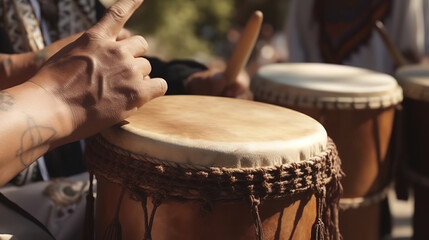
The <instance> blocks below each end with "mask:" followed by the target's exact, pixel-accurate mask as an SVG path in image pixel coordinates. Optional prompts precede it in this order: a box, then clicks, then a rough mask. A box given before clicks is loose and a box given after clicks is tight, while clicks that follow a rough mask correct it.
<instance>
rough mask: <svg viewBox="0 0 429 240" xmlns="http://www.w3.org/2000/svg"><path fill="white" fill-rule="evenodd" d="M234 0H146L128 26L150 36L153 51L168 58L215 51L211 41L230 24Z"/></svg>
mask: <svg viewBox="0 0 429 240" xmlns="http://www.w3.org/2000/svg"><path fill="white" fill-rule="evenodd" d="M233 7H234V1H231V0H146V1H145V2H144V4H143V5H142V6H141V7H140V9H139V10H138V11H137V13H136V14H134V17H133V18H132V19H131V20H130V22H129V24H128V27H129V28H131V29H132V30H134V31H135V32H137V33H139V34H142V35H144V36H145V37H147V39H148V41H149V44H150V45H151V50H152V51H151V53H152V54H155V55H158V56H163V57H166V58H177V57H179V58H187V57H195V55H196V54H197V53H198V54H201V53H204V54H206V55H211V54H212V53H213V45H212V44H211V43H213V42H215V41H218V40H220V39H222V38H224V36H225V34H226V32H227V31H228V29H229V27H230V18H231V13H232V10H233Z"/></svg>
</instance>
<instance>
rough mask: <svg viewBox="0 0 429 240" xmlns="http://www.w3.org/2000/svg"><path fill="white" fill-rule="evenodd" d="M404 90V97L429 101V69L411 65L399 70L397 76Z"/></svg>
mask: <svg viewBox="0 0 429 240" xmlns="http://www.w3.org/2000/svg"><path fill="white" fill-rule="evenodd" d="M395 76H396V78H397V80H398V82H399V84H400V85H401V86H402V88H403V89H404V95H405V96H406V97H409V98H412V99H414V100H421V101H429V67H428V66H424V65H409V66H404V67H401V68H399V69H398V71H397V72H396V74H395Z"/></svg>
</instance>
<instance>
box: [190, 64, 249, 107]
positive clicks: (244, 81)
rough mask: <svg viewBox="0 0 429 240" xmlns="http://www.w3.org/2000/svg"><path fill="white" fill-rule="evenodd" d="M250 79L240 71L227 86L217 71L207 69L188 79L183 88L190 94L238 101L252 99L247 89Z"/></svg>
mask: <svg viewBox="0 0 429 240" xmlns="http://www.w3.org/2000/svg"><path fill="white" fill-rule="evenodd" d="M249 85H250V78H249V75H248V74H247V73H246V72H245V71H241V72H240V74H239V75H238V77H237V79H236V81H234V83H232V84H228V82H227V80H226V79H225V77H224V75H223V71H221V70H219V69H208V70H206V71H202V72H196V73H194V74H192V75H191V76H189V77H188V79H187V80H186V83H185V88H186V89H187V90H188V91H189V92H190V93H192V94H196V95H212V96H223V97H231V98H240V99H247V100H251V99H253V94H252V92H251V91H250V89H249Z"/></svg>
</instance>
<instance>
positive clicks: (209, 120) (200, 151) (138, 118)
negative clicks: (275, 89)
mask: <svg viewBox="0 0 429 240" xmlns="http://www.w3.org/2000/svg"><path fill="white" fill-rule="evenodd" d="M126 122H127V123H125V124H123V125H122V126H120V127H119V126H117V127H113V128H110V129H107V130H105V131H103V132H102V136H103V137H104V138H106V139H107V140H108V141H109V142H110V143H112V144H114V145H117V146H119V147H121V148H123V149H126V150H127V151H130V152H132V153H137V154H142V155H148V156H150V157H154V158H157V159H159V160H165V161H169V162H174V163H181V164H190V165H193V166H195V167H198V166H202V167H239V168H246V167H266V166H275V165H280V164H284V163H290V162H296V161H300V160H308V159H309V158H310V157H314V156H316V155H318V154H319V153H321V152H322V151H325V150H326V146H327V141H328V140H327V134H326V131H325V129H324V128H323V127H322V125H320V124H319V123H318V122H317V121H315V120H314V119H312V118H310V117H308V116H306V115H304V114H301V113H299V112H296V111H293V110H290V109H286V108H283V107H278V106H274V105H269V104H265V103H258V102H252V101H246V100H238V99H231V98H222V97H209V96H163V97H159V98H156V99H154V100H152V101H150V102H148V103H146V104H145V105H144V106H143V107H142V108H140V109H139V110H138V111H137V112H136V113H135V114H134V115H133V116H131V117H130V118H128V119H126Z"/></svg>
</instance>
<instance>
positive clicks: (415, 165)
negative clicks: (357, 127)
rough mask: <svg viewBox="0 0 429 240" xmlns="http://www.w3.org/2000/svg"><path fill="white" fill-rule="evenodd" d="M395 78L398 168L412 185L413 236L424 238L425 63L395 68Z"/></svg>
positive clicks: (427, 182) (428, 165)
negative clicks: (399, 106)
mask: <svg viewBox="0 0 429 240" xmlns="http://www.w3.org/2000/svg"><path fill="white" fill-rule="evenodd" d="M396 78H397V80H398V82H399V84H400V85H401V86H402V88H403V89H404V96H405V99H404V103H403V109H404V110H403V122H404V125H403V133H404V144H405V146H406V154H405V156H404V157H405V159H404V160H405V161H404V163H405V166H402V168H400V169H401V170H403V173H404V174H405V178H406V179H408V180H411V182H412V183H413V188H414V199H415V203H414V219H413V227H414V236H413V238H414V239H427V237H428V236H429V229H428V228H427V213H428V212H429V206H428V202H429V178H428V177H429V157H428V154H429V138H428V134H429V111H428V110H429V67H428V66H418V65H410V66H404V67H401V68H399V70H398V71H397V72H396Z"/></svg>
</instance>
